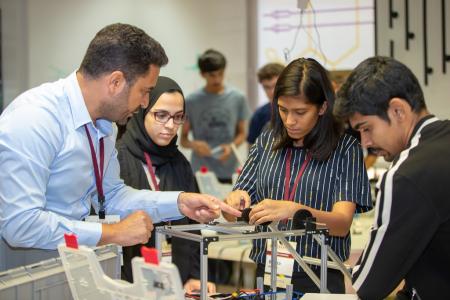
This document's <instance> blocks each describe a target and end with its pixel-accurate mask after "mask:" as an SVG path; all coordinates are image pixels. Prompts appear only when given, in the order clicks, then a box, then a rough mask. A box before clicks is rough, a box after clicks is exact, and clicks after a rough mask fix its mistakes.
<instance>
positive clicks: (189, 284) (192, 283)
mask: <svg viewBox="0 0 450 300" xmlns="http://www.w3.org/2000/svg"><path fill="white" fill-rule="evenodd" d="M207 286H208V293H209V294H215V293H216V285H215V284H214V283H212V282H209V281H208V283H207ZM184 291H185V292H186V293H188V294H192V293H196V292H199V291H200V280H198V279H192V278H191V279H188V281H186V283H185V284H184Z"/></svg>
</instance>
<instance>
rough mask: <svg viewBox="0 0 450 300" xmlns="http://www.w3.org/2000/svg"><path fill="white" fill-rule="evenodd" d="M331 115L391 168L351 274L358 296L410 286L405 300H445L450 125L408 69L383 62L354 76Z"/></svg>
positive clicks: (449, 273) (363, 66)
mask: <svg viewBox="0 0 450 300" xmlns="http://www.w3.org/2000/svg"><path fill="white" fill-rule="evenodd" d="M334 113H335V115H336V116H337V117H339V118H341V119H343V120H348V121H349V122H350V124H351V126H352V127H353V128H354V129H355V130H358V131H359V132H360V134H361V142H362V145H363V147H366V148H369V149H372V152H373V153H375V154H376V155H379V156H383V157H384V159H385V160H386V161H392V165H391V167H390V168H389V169H388V171H387V172H385V173H384V174H383V176H382V177H381V178H380V180H379V192H378V194H377V201H376V211H377V214H376V215H375V220H374V224H373V226H372V231H371V234H370V240H369V242H368V243H367V246H366V249H365V250H364V252H363V254H362V255H361V257H360V259H359V261H358V263H357V264H356V266H355V267H354V268H353V287H354V288H355V290H356V293H357V294H358V296H359V297H360V298H361V299H364V300H365V299H383V298H385V297H386V296H388V294H389V293H390V292H391V291H392V290H394V288H396V287H397V286H398V285H399V283H400V282H401V280H403V279H405V289H404V291H403V292H407V293H408V294H409V295H408V296H407V299H412V300H418V299H422V300H427V299H443V298H448V295H450V285H449V284H448V283H449V282H450V268H449V266H450V242H449V241H450V201H449V195H450V185H449V184H448V180H449V178H450V160H449V157H450V122H449V121H448V120H445V121H441V120H439V119H438V118H436V117H435V116H433V115H432V114H430V112H429V111H428V109H427V106H426V103H425V99H424V95H423V92H422V89H421V87H420V84H419V82H418V80H417V78H416V76H414V74H413V73H412V71H411V70H410V69H408V67H407V66H405V65H404V64H402V63H400V62H398V61H396V60H395V59H392V58H389V57H380V56H379V57H371V58H368V59H366V60H364V61H363V62H362V63H360V64H359V65H358V66H357V67H356V68H355V70H354V71H353V72H352V73H351V74H350V76H349V78H348V79H347V81H346V82H345V84H344V85H343V86H342V88H341V89H340V90H339V92H338V97H337V101H336V106H335V111H334ZM446 295H447V296H446Z"/></svg>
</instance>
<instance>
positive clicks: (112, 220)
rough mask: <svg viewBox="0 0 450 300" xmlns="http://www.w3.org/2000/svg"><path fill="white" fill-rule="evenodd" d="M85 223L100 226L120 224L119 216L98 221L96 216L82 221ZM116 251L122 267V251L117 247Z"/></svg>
mask: <svg viewBox="0 0 450 300" xmlns="http://www.w3.org/2000/svg"><path fill="white" fill-rule="evenodd" d="M84 220H85V221H86V222H94V223H102V224H114V223H119V222H120V216H119V215H106V216H105V218H104V219H100V218H99V217H98V215H92V216H87V217H86V218H85V219H84ZM117 251H118V252H119V256H120V265H121V266H123V250H122V246H119V245H117Z"/></svg>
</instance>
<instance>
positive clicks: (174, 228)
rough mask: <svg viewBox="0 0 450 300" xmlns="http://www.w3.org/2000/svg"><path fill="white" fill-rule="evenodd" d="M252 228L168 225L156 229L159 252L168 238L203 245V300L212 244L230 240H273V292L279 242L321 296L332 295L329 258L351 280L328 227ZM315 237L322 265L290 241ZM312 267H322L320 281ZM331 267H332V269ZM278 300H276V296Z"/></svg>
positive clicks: (240, 224) (242, 225)
mask: <svg viewBox="0 0 450 300" xmlns="http://www.w3.org/2000/svg"><path fill="white" fill-rule="evenodd" d="M248 227H249V224H248V223H245V222H242V221H241V222H233V223H217V222H213V223H209V224H191V225H165V226H158V227H156V236H155V238H156V248H157V249H158V250H159V255H161V246H162V241H163V237H164V235H168V236H175V237H178V238H183V239H187V240H191V241H195V242H198V243H200V282H201V289H200V299H201V300H207V299H208V290H207V282H208V247H209V244H210V243H213V242H218V241H229V240H249V239H251V240H254V239H261V238H264V239H271V240H272V266H271V267H272V268H271V288H272V290H273V291H276V290H277V286H276V274H277V241H280V242H281V243H282V244H283V245H284V246H285V247H286V249H287V250H288V251H289V253H290V254H291V255H292V256H293V257H294V259H295V260H296V261H297V263H298V264H299V265H300V267H301V268H302V269H303V270H304V271H305V273H306V274H307V275H308V276H309V277H310V278H311V280H312V281H313V282H314V283H315V284H316V285H317V287H319V288H320V292H321V293H329V291H328V289H327V268H328V265H329V261H328V257H329V258H330V259H331V262H330V264H333V266H332V267H333V268H335V269H338V270H340V271H341V272H342V273H343V274H344V275H345V276H347V277H348V278H351V274H350V272H349V270H348V268H347V267H346V266H345V265H344V264H343V262H342V261H341V260H340V259H339V257H338V256H337V255H336V253H335V252H334V251H333V250H332V249H330V248H329V246H328V229H327V228H326V227H325V226H324V225H319V224H317V225H316V224H315V223H314V224H311V223H308V222H306V228H305V229H296V230H278V229H277V228H278V224H276V223H271V224H270V225H268V228H269V229H270V231H269V232H257V231H252V230H248ZM202 230H210V231H214V232H216V234H215V235H214V234H208V235H204V234H203V233H202V232H201V231H202ZM188 231H197V232H199V233H191V232H188ZM302 235H312V236H313V238H314V239H315V240H316V241H317V242H318V243H319V245H320V246H321V259H320V263H319V262H315V261H314V260H311V259H310V260H308V259H304V258H302V257H301V256H300V255H299V254H298V253H297V251H296V249H294V247H292V246H291V244H289V242H288V241H287V240H286V238H288V237H292V236H302ZM308 264H316V265H320V268H321V269H320V279H319V278H318V277H317V275H316V274H315V273H314V272H313V271H312V270H311V268H310V267H309V266H308ZM330 267H331V266H330ZM272 299H275V296H272Z"/></svg>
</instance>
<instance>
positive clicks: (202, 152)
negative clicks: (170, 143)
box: [191, 141, 211, 157]
mask: <svg viewBox="0 0 450 300" xmlns="http://www.w3.org/2000/svg"><path fill="white" fill-rule="evenodd" d="M191 145H192V150H193V151H194V152H195V153H196V154H197V155H198V156H200V157H208V156H211V148H210V147H209V145H208V143H206V142H205V141H192V142H191Z"/></svg>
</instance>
